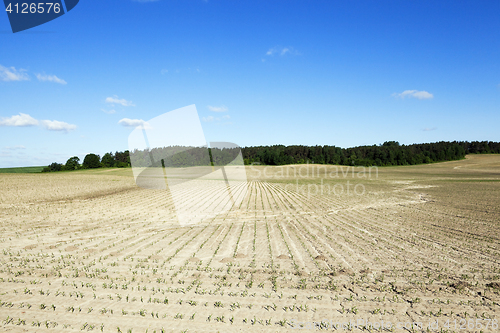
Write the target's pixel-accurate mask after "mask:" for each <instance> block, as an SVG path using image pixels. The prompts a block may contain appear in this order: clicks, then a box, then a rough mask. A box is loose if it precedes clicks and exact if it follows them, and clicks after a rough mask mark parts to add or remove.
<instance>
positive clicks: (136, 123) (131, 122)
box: [118, 118, 151, 129]
mask: <svg viewBox="0 0 500 333" xmlns="http://www.w3.org/2000/svg"><path fill="white" fill-rule="evenodd" d="M118 124H120V125H122V126H125V127H141V128H143V129H148V128H151V127H150V125H149V124H148V123H147V122H146V121H144V120H142V119H129V118H123V119H121V120H120V121H118Z"/></svg>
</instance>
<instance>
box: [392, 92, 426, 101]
mask: <svg viewBox="0 0 500 333" xmlns="http://www.w3.org/2000/svg"><path fill="white" fill-rule="evenodd" d="M392 96H394V97H399V98H406V97H409V98H416V99H432V98H434V95H433V94H431V93H429V92H427V91H424V90H421V91H419V90H405V91H403V92H402V93H400V94H397V93H394V94H392Z"/></svg>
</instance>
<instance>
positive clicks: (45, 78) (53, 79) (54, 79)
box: [36, 74, 67, 84]
mask: <svg viewBox="0 0 500 333" xmlns="http://www.w3.org/2000/svg"><path fill="white" fill-rule="evenodd" d="M36 78H37V79H38V81H47V82H54V83H59V84H67V82H66V81H64V80H63V79H60V78H58V77H57V76H55V75H46V74H36Z"/></svg>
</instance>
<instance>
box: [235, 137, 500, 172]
mask: <svg viewBox="0 0 500 333" xmlns="http://www.w3.org/2000/svg"><path fill="white" fill-rule="evenodd" d="M241 150H242V153H243V157H244V161H245V164H255V163H257V164H259V163H260V164H265V165H284V164H302V163H316V164H337V165H363V166H391V165H415V164H424V163H433V162H444V161H452V160H459V159H462V158H464V157H465V155H466V154H492V153H495V154H498V153H500V143H499V142H491V141H481V142H479V141H473V142H467V141H453V142H447V141H441V142H434V143H419V144H411V145H404V144H403V145H401V144H399V142H397V141H386V142H384V143H383V144H381V145H372V146H359V147H354V148H340V147H335V146H283V145H275V146H259V147H245V148H242V149H241Z"/></svg>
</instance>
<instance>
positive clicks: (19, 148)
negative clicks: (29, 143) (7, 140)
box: [3, 145, 26, 150]
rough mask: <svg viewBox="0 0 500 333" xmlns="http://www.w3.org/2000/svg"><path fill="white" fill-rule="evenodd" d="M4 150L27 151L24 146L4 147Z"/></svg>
mask: <svg viewBox="0 0 500 333" xmlns="http://www.w3.org/2000/svg"><path fill="white" fill-rule="evenodd" d="M3 149H5V150H21V149H26V147H25V146H23V145H18V146H13V147H4V148H3Z"/></svg>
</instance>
